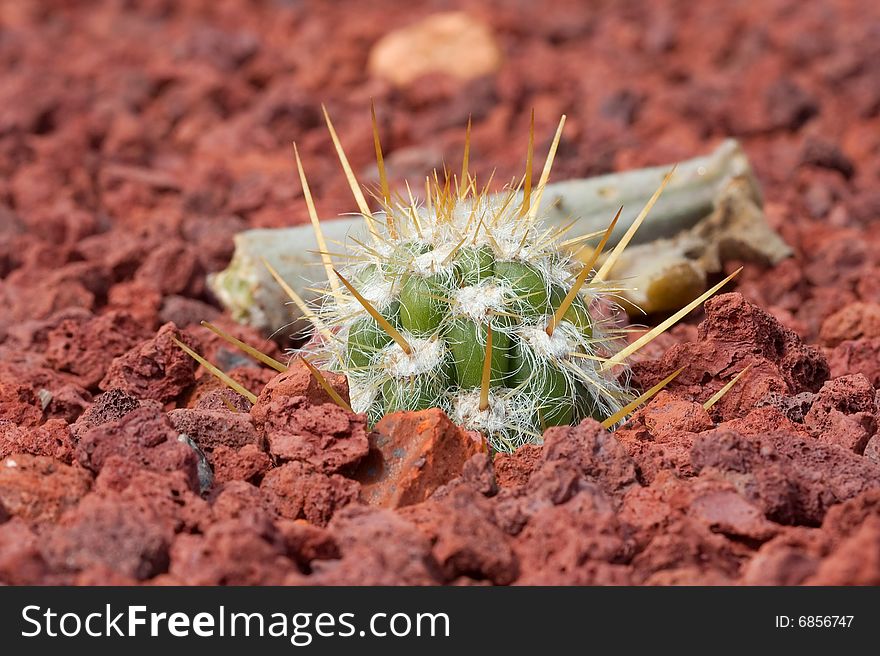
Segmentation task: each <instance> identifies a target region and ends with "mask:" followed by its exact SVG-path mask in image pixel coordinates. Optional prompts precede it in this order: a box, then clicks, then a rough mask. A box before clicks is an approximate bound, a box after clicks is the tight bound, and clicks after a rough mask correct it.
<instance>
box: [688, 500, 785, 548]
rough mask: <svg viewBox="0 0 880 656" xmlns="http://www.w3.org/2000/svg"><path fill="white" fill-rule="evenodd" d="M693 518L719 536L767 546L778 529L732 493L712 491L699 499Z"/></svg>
mask: <svg viewBox="0 0 880 656" xmlns="http://www.w3.org/2000/svg"><path fill="white" fill-rule="evenodd" d="M690 512H691V514H692V515H693V516H694V517H695V518H697V519H698V520H699V521H701V522H704V523H705V524H706V525H707V526H708V527H709V530H711V531H713V532H716V533H723V534H724V535H728V536H732V537H734V538H742V539H749V540H756V541H758V542H764V541H766V540H768V539H770V538H771V537H773V536H774V535H776V533H777V532H778V531H777V528H776V525H774V524H773V523H772V522H769V521H767V520H766V519H765V518H764V514H763V513H762V512H761V510H759V509H758V508H757V507H755V506H754V505H752V504H751V503H749V502H748V501H746V500H745V499H743V497H741V496H740V495H739V494H738V493H737V492H735V491H733V490H718V491H710V492H707V493H705V494H701V495H699V496H697V497H696V498H695V499H694V500H693V501H692V502H691V506H690Z"/></svg>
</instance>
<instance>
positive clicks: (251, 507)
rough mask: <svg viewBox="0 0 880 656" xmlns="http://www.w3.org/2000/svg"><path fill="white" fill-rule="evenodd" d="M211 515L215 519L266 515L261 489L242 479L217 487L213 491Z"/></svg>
mask: <svg viewBox="0 0 880 656" xmlns="http://www.w3.org/2000/svg"><path fill="white" fill-rule="evenodd" d="M211 516H212V518H213V520H214V521H223V520H227V519H239V518H261V517H264V516H265V510H263V508H262V498H261V497H260V489H259V488H258V487H256V486H254V485H251V484H250V483H246V482H245V481H241V480H238V481H228V482H225V483H223V484H221V485H219V486H218V487H215V488H214V490H213V491H212V493H211Z"/></svg>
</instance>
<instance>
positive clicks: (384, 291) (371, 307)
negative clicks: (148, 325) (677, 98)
mask: <svg viewBox="0 0 880 656" xmlns="http://www.w3.org/2000/svg"><path fill="white" fill-rule="evenodd" d="M328 123H329V119H328ZM563 124H564V117H563V121H561V122H560V125H559V130H558V131H557V133H556V138H555V139H554V141H553V145H552V146H551V149H550V154H549V155H548V157H547V161H546V163H545V166H544V170H543V173H542V175H541V178H540V180H539V181H538V182H537V183H536V184H534V185H533V184H532V175H531V167H532V161H531V160H532V150H533V136H531V137H530V142H529V154H528V157H527V169H528V170H527V172H526V174H525V175H524V176H523V178H522V179H521V180H519V181H513V182H512V183H511V184H510V185H508V187H507V188H506V189H507V193H506V194H501V195H498V194H490V193H488V190H483V191H479V190H478V187H477V183H476V180H475V178H474V177H472V176H471V175H469V173H468V171H467V166H468V165H467V152H468V147H467V145H466V146H465V158H464V163H463V167H462V173H461V176H460V177H459V176H457V175H456V176H452V177H450V176H446V177H444V178H439V177H438V176H437V175H436V174H435V175H434V177H433V178H429V179H428V180H426V183H425V186H424V190H425V191H424V199H423V200H416V199H415V198H414V197H413V196H412V195H411V194H408V198H406V199H404V198H402V197H400V196H392V195H391V194H390V192H389V190H388V184H387V181H386V180H385V172H384V166H383V163H382V156H381V149H380V147H379V140H378V135H377V134H376V135H375V136H376V151H377V160H378V163H379V173H380V177H381V180H382V185H381V190H380V191H378V192H377V193H376V198H377V201H378V202H379V203H380V204H381V211H376V212H371V211H370V209H369V208H368V207H367V206H366V203H365V202H364V198H363V195H362V194H361V192H360V189H359V188H358V187H357V183H356V181H355V180H354V176H353V175H352V174H351V170H350V167H349V166H348V162H347V160H346V159H345V155H344V152H343V151H342V148H341V145H340V144H339V142H338V139H337V138H336V135H335V131H334V130H333V128H332V124H330V128H331V135H332V136H333V137H334V143H335V145H336V148H337V151H338V153H339V156H340V159H341V161H342V164H343V168H344V170H345V171H346V174H347V175H348V177H349V182H350V183H351V185H352V190H353V191H354V192H355V199H356V200H357V201H358V205H359V207H360V210H361V213H362V214H363V215H364V219H365V220H366V221H367V226H368V228H369V234H370V239H368V240H365V241H364V242H357V243H352V244H349V245H347V256H346V258H345V259H344V260H343V258H342V257H341V256H338V255H335V254H334V255H331V254H330V253H329V252H326V253H323V254H322V257H323V259H324V265H325V268H326V270H327V275H328V282H327V283H326V285H325V287H324V289H323V294H322V295H321V296H320V298H319V299H318V300H317V301H316V302H315V303H314V304H313V305H312V307H311V312H310V313H309V314H310V315H311V318H312V321H313V323H314V324H315V327H316V328H317V330H315V331H314V336H313V338H312V340H311V341H310V342H309V343H308V344H307V346H306V347H305V348H304V351H303V352H304V353H305V354H306V355H307V356H308V358H309V359H310V360H311V362H314V363H316V364H318V365H320V366H321V367H322V368H324V369H328V370H331V371H335V372H338V373H342V374H344V375H345V376H346V377H347V379H348V383H349V387H350V396H351V406H352V408H353V409H354V410H355V412H363V413H366V414H367V415H368V417H369V419H370V421H371V422H375V421H377V420H378V419H379V418H381V417H382V416H383V415H384V414H386V413H388V412H393V411H395V410H421V409H426V408H433V407H439V408H442V409H443V410H445V411H446V412H447V413H448V414H449V416H450V417H451V418H452V419H453V420H454V421H456V422H457V423H459V424H461V425H462V426H463V427H465V428H466V429H469V430H474V431H479V432H480V433H482V434H483V435H485V437H486V439H487V440H488V442H489V445H490V446H491V447H492V448H493V449H495V450H498V451H505V452H509V451H511V450H513V449H516V448H517V447H518V446H520V445H522V444H524V443H529V442H540V440H541V434H542V432H543V429H544V428H546V427H549V426H558V425H566V424H572V423H576V422H578V421H580V420H582V419H584V418H585V417H594V418H596V419H598V420H600V421H602V420H607V419H608V418H610V417H613V416H614V415H615V413H619V412H620V411H621V410H622V409H623V408H625V406H626V405H627V404H628V403H629V402H631V401H632V399H633V394H632V391H631V390H630V389H629V387H628V385H627V372H626V368H625V366H615V367H609V366H607V365H608V363H609V358H611V357H612V356H613V355H614V354H615V352H616V346H617V345H619V344H620V343H621V337H622V330H621V327H620V324H619V323H618V322H617V316H618V313H615V312H609V311H608V309H609V308H611V307H613V306H614V303H613V294H614V292H615V290H616V289H619V286H618V285H616V284H615V283H613V282H607V281H605V280H604V278H603V276H602V275H599V274H602V272H603V269H607V267H603V268H602V269H600V270H599V271H598V272H597V271H595V270H594V269H593V266H594V265H595V264H596V260H597V258H598V256H599V253H600V251H601V249H602V247H603V246H604V244H605V241H606V240H607V237H608V235H610V233H611V229H612V228H613V223H612V226H609V230H607V231H606V232H605V235H604V238H603V236H602V235H595V239H594V240H593V246H592V247H590V246H584V243H585V242H578V243H577V244H572V243H571V241H572V240H569V241H568V242H566V230H565V229H560V228H557V227H549V226H547V225H545V223H544V221H543V220H542V217H541V216H540V214H539V213H538V211H537V208H538V206H539V203H540V196H541V192H542V191H543V187H544V185H545V184H546V182H547V179H548V177H549V172H550V167H551V165H552V160H553V156H554V153H555V150H556V146H557V145H558V142H559V137H560V135H561V131H562V126H563ZM532 135H533V132H532ZM300 174H301V177H302V180H303V183H304V184H303V187H304V190H305V191H306V200H307V202H308V204H309V210H310V214H312V216H313V224H314V226H315V229H316V231H318V233H319V234H318V236H319V243H321V241H322V237H321V235H320V226H319V224H318V222H317V217H315V216H314V209H313V206H312V204H311V200H310V197H309V195H308V184H307V182H306V181H305V175H304V174H303V172H302V166H301V164H300ZM667 179H668V177H667ZM658 193H659V190H658ZM646 210H647V208H646ZM609 218H610V217H609ZM634 225H635V224H634ZM575 241H577V240H575ZM596 241H599V242H600V243H599V245H598V246H596V244H595V242H596ZM621 243H623V242H621ZM573 247H574V249H575V250H576V249H577V248H580V249H581V251H582V252H581V257H582V258H583V259H577V258H576V257H574V256H573V255H572V250H573ZM621 247H622V246H621V244H618V248H621ZM583 251H586V253H587V255H586V256H584V255H583ZM613 255H614V252H612V253H611V256H610V257H613ZM615 364H617V363H615Z"/></svg>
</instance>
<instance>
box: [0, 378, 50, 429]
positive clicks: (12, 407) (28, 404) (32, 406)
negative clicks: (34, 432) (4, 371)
mask: <svg viewBox="0 0 880 656" xmlns="http://www.w3.org/2000/svg"><path fill="white" fill-rule="evenodd" d="M2 419H7V420H9V421H10V422H12V423H13V424H15V425H17V426H36V425H37V424H39V423H40V422H41V421H42V419H43V409H42V404H41V402H40V399H39V397H38V395H37V393H36V392H35V391H34V389H33V388H32V387H31V386H30V385H21V384H17V383H7V382H5V381H2V380H0V420H2Z"/></svg>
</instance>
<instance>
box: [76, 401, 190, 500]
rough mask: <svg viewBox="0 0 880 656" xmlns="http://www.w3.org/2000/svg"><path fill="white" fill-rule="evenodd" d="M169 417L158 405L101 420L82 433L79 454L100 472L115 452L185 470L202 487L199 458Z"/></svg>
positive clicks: (151, 465)
mask: <svg viewBox="0 0 880 656" xmlns="http://www.w3.org/2000/svg"><path fill="white" fill-rule="evenodd" d="M177 435H178V433H177V431H176V430H175V428H174V426H173V424H172V423H171V421H170V420H169V419H168V417H167V416H166V415H165V414H164V413H163V412H161V411H160V410H157V409H156V408H151V407H143V408H139V409H137V410H134V411H132V412H129V413H128V414H126V415H125V416H124V417H123V418H122V419H120V420H119V421H115V422H111V423H106V424H101V425H99V426H96V427H95V428H91V429H89V430H88V431H86V432H85V433H84V434H82V436H81V438H80V440H79V443H78V444H77V446H76V458H77V460H78V461H79V462H80V463H81V464H82V465H83V466H84V467H86V468H87V469H89V470H91V471H92V472H95V473H98V472H100V471H101V469H102V468H103V467H104V465H105V463H106V462H107V461H108V460H109V459H110V458H111V457H112V456H120V457H121V458H124V459H126V460H131V461H133V462H137V463H138V464H140V466H142V467H145V468H147V469H150V470H152V471H159V472H172V471H180V472H183V473H184V474H185V475H186V477H187V479H188V480H189V482H190V484H191V486H192V489H193V490H198V489H199V488H198V472H197V466H198V458H197V457H196V454H195V452H194V451H193V450H192V449H190V448H189V447H188V446H186V445H185V444H183V443H181V442H180V441H178V439H177Z"/></svg>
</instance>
